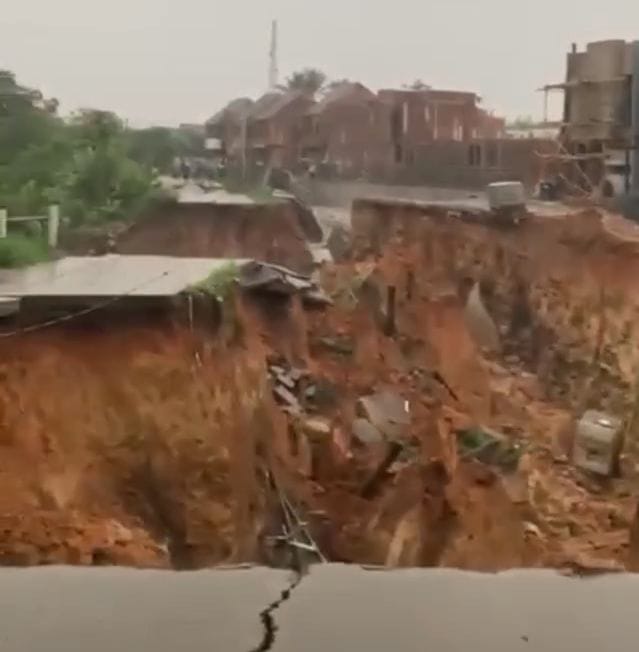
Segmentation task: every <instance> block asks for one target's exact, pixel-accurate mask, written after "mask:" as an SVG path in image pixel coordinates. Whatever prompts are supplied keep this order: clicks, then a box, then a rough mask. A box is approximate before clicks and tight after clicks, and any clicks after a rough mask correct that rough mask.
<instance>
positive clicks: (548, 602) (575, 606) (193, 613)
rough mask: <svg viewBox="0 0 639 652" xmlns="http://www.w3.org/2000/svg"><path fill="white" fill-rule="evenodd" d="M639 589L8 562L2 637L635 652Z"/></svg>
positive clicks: (156, 649)
mask: <svg viewBox="0 0 639 652" xmlns="http://www.w3.org/2000/svg"><path fill="white" fill-rule="evenodd" d="M638 600H639V575H609V576H601V577H594V578H590V579H576V578H569V577H564V576H561V575H558V574H556V573H553V572H552V571H541V570H534V571H516V572H509V573H502V574H499V575H482V574H478V573H468V572H463V571H453V570H442V569H421V570H419V569H418V570H406V571H386V570H383V569H380V570H366V569H363V568H360V567H356V566H340V565H322V566H315V567H313V568H312V570H311V572H310V574H309V575H306V576H303V577H301V578H300V577H299V576H297V575H294V574H292V573H290V572H288V571H277V570H268V569H262V568H251V569H247V570H244V569H242V570H225V571H221V570H211V571H198V572H192V573H176V572H166V571H136V570H125V569H117V568H109V569H76V568H46V569H5V570H0V649H2V650H7V651H10V652H44V651H45V650H46V652H85V651H86V650H92V651H93V652H115V651H116V650H117V651H118V652H120V651H121V650H136V651H140V652H143V651H147V650H148V651H152V652H174V650H180V651H181V652H204V651H206V652H210V651H211V650H221V651H222V650H223V651H224V652H235V651H238V652H247V651H260V652H261V651H263V650H264V651H265V650H272V651H273V652H315V651H317V652H325V650H329V649H330V650H345V651H346V650H348V651H350V650H367V651H368V652H376V651H378V650H379V651H380V652H382V651H384V652H386V651H387V650H390V649H394V650H398V652H418V651H419V652H422V651H423V650H424V649H433V650H437V651H438V652H467V651H468V650H470V649H477V650H490V651H491V652H513V651H516V650H531V651H534V652H556V650H562V649H566V650H579V651H580V652H590V651H592V652H600V651H601V650H607V651H610V652H630V651H631V650H634V649H636V640H637V638H639V621H638V620H637V618H636V615H635V612H636V604H637V602H638Z"/></svg>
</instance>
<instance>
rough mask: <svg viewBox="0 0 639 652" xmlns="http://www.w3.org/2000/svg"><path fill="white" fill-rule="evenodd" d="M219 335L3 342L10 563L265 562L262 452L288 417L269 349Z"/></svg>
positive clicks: (0, 553) (0, 517)
mask: <svg viewBox="0 0 639 652" xmlns="http://www.w3.org/2000/svg"><path fill="white" fill-rule="evenodd" d="M214 344H215V345H214ZM214 344H213V343H211V341H210V336H209V335H206V336H204V337H198V336H197V335H196V334H193V333H189V332H188V331H186V330H182V329H179V328H176V329H171V328H168V329H165V330H164V331H162V332H160V331H159V330H158V329H157V328H153V327H148V328H141V327H140V328H129V327H117V328H111V329H109V330H108V331H107V330H100V331H99V332H96V331H93V330H86V329H82V328H77V329H75V330H68V329H67V330H64V331H59V332H53V331H45V332H42V333H41V334H33V335H32V336H29V337H25V338H21V339H20V340H19V341H18V340H13V341H12V340H8V341H6V342H5V343H4V344H3V347H2V349H3V350H2V365H1V366H0V374H1V375H2V384H1V392H0V452H1V454H0V562H2V563H5V564H28V565H33V564H45V563H46V564H51V563H71V564H109V563H115V564H126V565H135V566H170V565H173V566H177V567H187V568H188V567H192V566H207V565H213V564H219V563H230V562H236V561H247V560H255V559H257V558H258V553H257V550H258V541H257V536H258V533H259V532H260V531H261V523H260V519H262V518H263V517H264V504H263V501H262V495H263V494H262V492H261V490H260V482H261V480H260V474H259V473H258V468H257V467H258V464H257V461H256V455H257V452H256V451H257V450H258V448H259V446H260V442H259V438H260V437H266V438H269V439H271V431H272V429H273V428H274V427H275V425H274V424H276V423H277V418H276V417H275V418H274V417H273V416H272V415H271V414H270V413H269V410H271V409H272V407H273V406H272V401H271V398H270V392H269V390H268V388H267V387H266V384H265V380H264V379H265V376H264V371H263V366H262V365H263V359H264V358H263V355H260V352H259V349H258V351H257V353H256V352H255V350H251V347H250V345H246V347H245V348H240V349H238V350H233V349H229V348H227V347H225V346H224V344H223V343H221V342H219V341H218V342H216V343H214ZM261 445H262V447H263V444H261Z"/></svg>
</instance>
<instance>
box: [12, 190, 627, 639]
mask: <svg viewBox="0 0 639 652" xmlns="http://www.w3.org/2000/svg"><path fill="white" fill-rule="evenodd" d="M575 219H581V220H582V222H579V223H577V224H575V223H574V221H573V220H575ZM353 227H354V228H353V234H352V240H350V241H349V242H350V244H349V247H351V246H352V248H351V249H349V251H348V252H346V251H345V253H344V256H343V257H342V258H341V262H339V263H337V264H325V265H323V266H322V268H321V269H320V270H318V275H319V277H320V279H321V284H322V287H323V289H324V291H325V292H326V293H327V294H328V295H330V297H331V298H332V300H333V303H332V305H331V304H327V303H326V302H323V303H322V305H319V306H317V305H304V304H303V302H302V300H301V299H300V297H299V296H295V295H294V296H278V297H274V296H272V295H268V296H267V295H266V294H263V293H262V294H260V293H242V292H237V291H236V292H235V294H233V296H231V297H230V298H229V299H228V301H230V302H232V305H233V315H232V316H233V320H234V325H235V328H234V330H233V337H228V336H226V335H225V334H224V333H220V332H216V333H212V332H200V331H198V330H197V329H196V330H195V331H192V330H190V329H188V328H184V327H182V326H179V325H175V326H172V327H171V328H158V327H157V326H153V325H149V324H146V325H145V326H133V325H123V324H119V325H118V326H117V327H113V328H111V329H108V330H107V329H104V328H100V329H90V328H78V329H71V328H69V327H67V328H66V329H65V330H55V331H44V332H41V333H37V334H34V335H32V336H29V337H25V338H21V340H20V343H19V346H15V345H14V346H11V347H9V346H7V347H5V348H3V358H2V360H3V362H2V365H1V367H0V373H1V374H2V394H1V395H0V424H1V429H0V447H1V448H2V455H0V526H1V527H0V558H1V559H2V560H5V561H6V563H25V564H36V563H58V562H62V563H80V564H93V563H122V564H132V565H140V566H157V565H160V566H162V565H164V566H169V565H170V566H173V567H178V568H191V567H199V566H208V565H214V564H225V563H235V562H242V561H258V562H262V561H273V560H274V559H275V557H276V556H277V555H276V554H275V551H274V550H273V549H272V541H273V540H274V539H276V538H277V535H278V534H279V532H280V526H281V523H280V521H279V520H278V507H279V505H278V499H277V496H276V495H274V493H273V490H272V487H270V486H269V483H268V482H267V480H266V478H268V477H269V474H272V475H273V476H275V477H276V478H277V481H278V484H279V485H280V486H281V487H282V488H283V489H284V491H285V493H286V495H287V496H289V497H294V500H295V503H296V507H297V509H298V510H299V512H300V513H301V514H303V515H304V519H305V522H307V524H308V528H309V530H310V531H311V532H312V534H313V538H314V539H315V541H316V542H317V543H318V545H319V546H320V548H321V550H322V552H323V553H324V555H325V556H326V557H327V558H328V559H330V560H335V561H345V562H354V563H364V564H375V565H387V566H391V567H395V566H450V567H457V568H465V569H472V570H481V571H495V570H504V569H509V568H517V567H530V566H547V567H556V568H565V569H568V570H573V571H578V572H586V571H591V570H600V569H605V570H610V569H623V568H624V567H626V566H627V567H629V568H633V567H635V566H636V559H637V554H636V549H637V545H636V541H637V535H636V533H637V525H636V523H637V517H636V513H637V511H636V510H637V498H636V489H637V479H638V477H639V473H638V470H639V466H638V463H639V457H638V455H639V452H638V451H637V448H636V443H635V441H636V440H635V438H634V434H633V433H630V435H631V436H630V437H629V438H627V441H626V446H625V449H624V451H623V455H622V458H621V476H620V477H618V478H614V477H613V478H597V477H596V476H592V475H589V474H587V473H585V472H583V471H582V470H579V469H578V468H576V467H575V465H574V464H573V463H572V456H571V451H572V446H573V442H574V438H575V428H576V427H577V422H578V420H579V418H580V417H581V415H582V414H583V412H584V411H585V410H586V409H596V410H600V411H603V412H605V413H611V414H614V415H617V416H619V417H621V418H624V419H625V418H627V417H628V415H629V413H630V410H631V408H632V406H633V404H634V403H635V393H634V391H633V388H634V385H635V379H636V376H637V371H638V370H639V366H638V365H637V363H639V360H638V359H637V356H638V355H639V354H638V353H637V351H636V350H635V349H636V347H634V346H633V339H632V334H633V333H634V326H633V323H634V321H633V320H634V316H635V312H636V311H637V310H638V309H639V302H638V299H639V296H638V295H637V293H636V291H635V290H634V286H633V284H632V283H630V282H629V278H632V270H633V269H634V267H635V266H637V260H639V257H638V256H637V251H636V249H635V245H634V244H632V243H629V242H626V241H625V240H620V239H619V236H615V235H614V234H611V233H610V232H609V231H607V230H605V229H604V227H603V226H602V223H601V220H599V222H598V221H597V219H596V216H593V215H592V214H590V213H586V214H584V215H581V216H576V217H575V218H567V219H566V220H541V219H539V220H536V219H534V218H531V219H530V220H528V221H527V222H525V223H523V224H522V225H520V226H519V227H518V228H517V229H514V230H509V231H500V230H498V229H496V228H494V227H491V226H488V225H484V224H482V223H481V222H473V223H470V222H465V221H463V220H460V219H459V218H458V217H451V216H449V215H447V214H446V213H445V212H444V213H439V212H437V211H435V212H432V211H429V210H426V209H424V208H423V207H419V206H416V205H401V204H396V203H387V202H375V201H368V202H360V203H356V205H355V209H354V216H353ZM586 227H587V228H586ZM469 301H470V309H469ZM227 322H228V320H227ZM227 322H224V323H227ZM227 335H228V334H227ZM18 516H19V517H18ZM3 519H4V520H3ZM5 524H6V525H5ZM270 613H271V612H270V611H268V610H267V613H265V614H264V615H265V617H268V616H269V615H270ZM265 624H266V625H267V628H266V630H265V631H266V632H267V633H268V623H265ZM265 640H266V643H268V639H265Z"/></svg>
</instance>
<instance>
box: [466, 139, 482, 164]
mask: <svg viewBox="0 0 639 652" xmlns="http://www.w3.org/2000/svg"><path fill="white" fill-rule="evenodd" d="M468 165H470V166H471V167H480V166H481V145H477V144H476V143H473V144H472V145H470V146H469V147H468Z"/></svg>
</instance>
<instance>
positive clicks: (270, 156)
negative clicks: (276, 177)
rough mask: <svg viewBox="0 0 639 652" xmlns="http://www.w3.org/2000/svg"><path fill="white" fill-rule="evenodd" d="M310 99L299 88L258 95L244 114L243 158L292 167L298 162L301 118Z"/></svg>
mask: <svg viewBox="0 0 639 652" xmlns="http://www.w3.org/2000/svg"><path fill="white" fill-rule="evenodd" d="M313 105H314V101H313V99H312V98H311V97H309V96H308V95H307V94H305V93H302V92H301V91H286V92H270V93H266V94H265V95H262V97H260V98H259V99H258V100H257V101H256V102H255V104H254V105H253V107H252V108H251V110H250V112H249V115H248V127H247V135H246V149H247V157H248V159H249V162H250V163H251V164H258V165H268V164H270V165H273V166H275V167H287V168H293V167H295V166H296V165H297V164H298V162H299V151H300V140H301V136H302V126H303V125H302V117H303V116H304V115H306V113H307V112H308V110H309V109H310V108H311V107H312V106H313Z"/></svg>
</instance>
